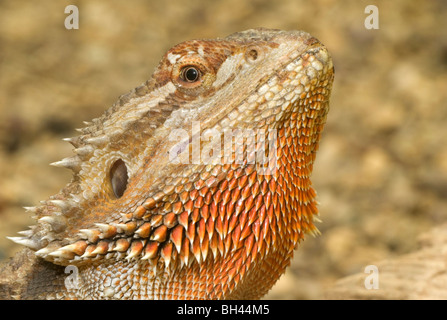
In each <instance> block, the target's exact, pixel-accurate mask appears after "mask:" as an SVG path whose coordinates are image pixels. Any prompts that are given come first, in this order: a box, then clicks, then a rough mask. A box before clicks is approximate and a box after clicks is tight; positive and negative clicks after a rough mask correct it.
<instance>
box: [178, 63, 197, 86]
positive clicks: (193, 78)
mask: <svg viewBox="0 0 447 320" xmlns="http://www.w3.org/2000/svg"><path fill="white" fill-rule="evenodd" d="M200 76H201V74H200V71H199V69H197V68H196V67H194V66H186V67H183V68H182V70H181V72H180V77H181V78H182V80H183V81H185V82H197V81H198V80H199V79H200Z"/></svg>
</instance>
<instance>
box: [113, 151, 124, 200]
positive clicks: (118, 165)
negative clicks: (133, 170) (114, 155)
mask: <svg viewBox="0 0 447 320" xmlns="http://www.w3.org/2000/svg"><path fill="white" fill-rule="evenodd" d="M127 180H128V175H127V167H126V164H125V163H124V161H123V160H121V159H119V160H117V161H115V163H114V164H113V166H112V168H111V169H110V183H111V184H112V189H113V193H114V194H115V196H116V197H117V198H121V196H122V195H123V193H124V191H126V188H127Z"/></svg>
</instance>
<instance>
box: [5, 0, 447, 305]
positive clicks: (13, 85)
mask: <svg viewBox="0 0 447 320" xmlns="http://www.w3.org/2000/svg"><path fill="white" fill-rule="evenodd" d="M68 4H74V5H77V6H78V8H79V10H80V29H79V30H66V29H65V28H64V19H65V17H66V14H65V13H64V9H65V6H66V5H68ZM368 4H375V5H377V6H378V8H379V13H380V29H379V30H366V29H365V27H364V19H365V17H366V14H365V13H364V9H365V7H366V6H367V5H368ZM260 26H263V27H268V28H279V29H300V30H305V31H308V32H310V33H311V34H312V35H314V36H315V37H317V38H318V39H320V40H321V41H322V42H323V43H324V44H325V45H326V46H327V47H328V48H329V50H330V52H331V53H332V56H333V59H334V64H335V70H336V72H335V84H334V90H333V94H332V101H331V111H330V113H329V117H328V123H327V126H326V130H325V132H324V135H323V139H322V142H321V147H320V152H319V154H318V156H317V163H316V165H315V169H314V175H313V182H314V186H315V188H316V190H317V192H318V195H319V201H320V203H321V205H320V212H321V218H322V220H323V222H322V223H321V224H320V225H319V229H320V230H321V232H322V235H321V236H319V237H317V238H312V237H308V238H307V239H306V241H304V243H303V245H302V246H301V248H300V249H299V250H298V251H297V252H296V258H295V259H294V261H293V263H292V266H291V268H289V269H288V271H287V273H286V274H285V275H284V276H283V278H282V279H281V280H280V281H279V282H278V284H277V285H276V286H275V287H274V288H273V290H272V291H271V293H270V294H269V295H268V296H267V298H272V299H314V298H321V297H322V294H323V292H324V291H325V290H326V288H327V287H328V286H330V285H331V284H332V283H333V282H334V281H335V280H336V279H338V278H340V277H343V276H345V275H349V274H352V273H357V272H362V271H363V270H364V268H365V266H366V265H368V264H372V263H374V262H376V261H379V260H382V259H385V258H390V257H394V256H398V255H401V254H404V253H407V252H410V251H412V250H415V249H417V248H418V241H417V237H418V235H419V234H420V233H422V232H425V231H427V230H429V229H430V228H431V227H433V226H435V225H438V224H440V223H442V222H447V200H446V198H447V139H446V138H447V103H446V102H447V72H446V71H447V2H445V1H442V0H438V1H435V0H432V1H417V2H416V1H414V2H410V1H375V2H374V3H372V2H370V1H358V0H351V1H331V0H319V1H297V0H290V1H284V0H283V1H272V0H256V1H255V0H254V1H242V0H220V1H200V0H188V1H155V0H154V1H142V0H141V1H139V0H130V1H111V0H107V1H106V0H101V1H77V0H72V1H53V0H43V1H42V0H40V1H31V0H26V1H14V0H1V1H0V221H1V222H0V260H3V259H6V258H7V257H9V256H11V255H13V253H14V252H16V251H17V250H18V249H19V248H18V247H17V246H15V245H13V243H12V242H10V241H9V240H7V239H5V236H7V235H9V236H14V235H16V232H17V231H20V230H24V229H26V228H27V226H28V225H30V224H32V223H33V222H32V220H31V219H30V217H29V216H28V215H27V213H25V211H24V210H23V209H22V208H21V207H22V206H32V205H36V204H37V203H38V201H39V200H43V199H46V198H47V197H48V196H50V195H51V194H53V193H56V192H57V191H58V190H59V189H60V188H61V187H62V186H63V185H65V183H67V182H68V181H69V179H70V177H71V173H70V172H69V171H68V170H64V169H58V168H53V167H51V166H49V165H48V164H49V163H50V162H54V161H58V160H60V159H61V158H63V157H66V156H69V155H70V153H71V146H70V145H69V144H68V143H66V142H63V141H61V138H64V137H69V136H73V135H75V134H76V132H75V130H74V128H76V127H82V126H83V125H82V121H83V120H90V119H91V118H93V117H97V116H99V115H100V114H101V113H102V112H103V111H104V110H105V109H106V108H108V107H109V106H111V105H112V104H113V103H114V101H115V100H116V99H117V98H118V96H119V95H121V94H123V93H126V92H128V91H129V90H130V89H132V88H134V87H136V86H138V85H139V84H140V83H142V82H144V81H145V80H146V79H148V78H149V76H150V75H151V73H152V71H153V69H154V67H155V66H156V64H157V63H158V61H159V59H160V58H161V56H162V54H163V53H164V52H165V51H166V50H167V49H169V48H170V47H171V46H173V45H175V44H177V43H179V42H181V41H183V40H189V39H192V38H215V37H218V36H220V37H224V36H226V35H228V34H230V33H232V32H235V31H241V30H244V29H248V28H252V27H260Z"/></svg>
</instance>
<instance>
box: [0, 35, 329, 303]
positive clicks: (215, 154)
mask: <svg viewBox="0 0 447 320" xmlns="http://www.w3.org/2000/svg"><path fill="white" fill-rule="evenodd" d="M332 81H333V66H332V61H331V58H330V56H329V54H328V52H327V50H326V48H325V47H324V46H323V45H322V44H321V43H320V42H319V41H318V40H316V39H315V38H313V37H311V36H310V35H309V34H307V33H304V32H298V31H290V32H285V31H278V30H267V29H254V30H247V31H244V32H240V33H235V34H233V35H230V36H228V37H227V38H224V39H215V40H192V41H187V42H184V43H181V44H179V45H177V46H175V47H173V48H172V49H170V50H169V51H168V52H167V53H166V55H165V56H164V57H163V59H162V60H161V62H160V64H159V66H158V67H157V68H156V70H155V72H154V74H153V76H152V78H151V79H150V80H149V81H147V82H146V83H144V84H143V85H141V86H139V87H138V88H136V89H135V90H133V91H132V92H130V93H129V94H127V95H124V96H122V97H121V98H120V100H119V101H118V102H117V103H116V104H115V105H113V106H112V107H111V108H110V109H109V110H108V111H106V113H105V114H104V115H103V116H102V117H100V118H98V119H95V120H93V122H92V123H90V124H89V125H88V126H87V127H86V128H84V129H82V130H81V135H80V136H78V137H74V138H69V139H66V140H67V141H69V142H70V143H71V144H72V145H73V146H74V147H75V149H74V153H75V155H74V156H73V157H71V158H67V159H64V160H62V161H59V162H57V163H54V165H56V166H62V167H68V168H70V169H72V170H73V172H74V175H73V179H72V181H71V182H70V183H69V184H68V185H67V186H66V187H65V188H63V189H62V190H61V191H60V192H59V193H58V194H56V195H54V196H52V197H50V199H49V200H47V201H45V202H44V203H43V204H42V205H41V206H38V207H32V208H28V210H29V211H31V212H32V213H33V214H34V215H35V216H36V219H37V224H36V226H34V227H32V228H31V230H28V231H24V232H22V235H23V236H22V237H15V238H12V240H14V241H16V242H18V243H21V244H24V245H25V246H27V247H29V248H30V249H31V250H33V252H34V254H31V251H29V250H28V251H27V252H24V253H22V254H21V255H19V256H18V257H21V259H22V260H27V261H28V265H27V268H28V269H30V270H28V269H26V270H25V268H24V267H21V264H20V261H22V260H20V261H18V259H19V258H16V260H15V261H13V263H15V264H16V268H15V270H18V269H19V270H23V276H20V277H19V278H20V279H18V280H17V279H16V280H14V279H12V278H9V277H8V276H7V272H10V270H11V268H12V267H11V265H13V263H11V264H10V265H9V267H6V268H4V269H3V271H2V278H3V279H4V280H3V283H2V284H1V286H0V289H1V290H0V295H1V294H2V293H1V292H7V293H3V295H4V296H8V295H9V297H14V298H21V299H43V298H46V299H48V298H49V299H51V298H56V299H61V298H63V299H88V298H93V299H235V298H244V299H254V298H260V297H262V296H263V295H264V294H265V293H266V292H267V291H268V290H269V289H270V288H271V287H272V286H273V284H274V283H275V282H276V281H277V279H278V278H279V277H280V276H281V275H282V274H283V273H284V271H285V269H286V267H287V266H288V265H289V263H290V259H291V258H292V256H293V251H294V249H295V248H296V246H297V244H298V243H299V242H300V240H301V239H303V237H304V234H305V233H306V232H316V231H317V230H316V228H315V226H314V224H313V221H314V217H315V215H316V214H317V207H316V201H315V196H316V195H315V191H314V190H313V189H312V187H311V182H310V175H311V172H312V167H313V163H314V160H315V156H316V152H317V149H318V143H319V140H320V135H321V132H322V130H323V126H324V123H325V121H326V115H327V113H328V109H329V95H330V92H331V86H332ZM237 130H238V131H237ZM239 133H243V134H244V135H245V138H244V136H243V135H240V134H239ZM227 134H230V136H228V135H227ZM231 134H232V135H233V136H232V137H233V138H231ZM228 137H230V138H231V139H227V138H228ZM224 141H225V142H224ZM255 141H256V143H255ZM227 142H229V143H228V144H227ZM228 151H232V152H230V153H228ZM238 152H240V153H238ZM267 155H268V157H267ZM262 156H265V157H264V158H267V160H268V163H265V161H264V163H263V161H262V159H263V158H262ZM24 257H28V258H24ZM30 264H31V265H30ZM67 266H69V268H68V269H67V270H68V271H70V272H72V273H71V274H70V273H64V271H65V270H66V269H65V267H67ZM8 268H9V269H8ZM13 269H14V268H13ZM8 270H9V271H8ZM36 270H39V271H38V272H37V271H36ZM68 271H67V272H68ZM5 279H6V280H5ZM73 279H74V280H76V281H77V283H76V286H75V287H70V286H67V284H66V282H67V280H69V281H68V284H70V283H71V284H73V283H75V282H70V281H73ZM14 282H15V285H16V286H17V288H16V289H11V288H12V287H13V285H14ZM8 290H9V291H8Z"/></svg>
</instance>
